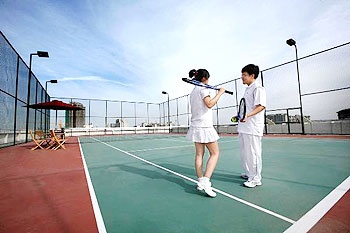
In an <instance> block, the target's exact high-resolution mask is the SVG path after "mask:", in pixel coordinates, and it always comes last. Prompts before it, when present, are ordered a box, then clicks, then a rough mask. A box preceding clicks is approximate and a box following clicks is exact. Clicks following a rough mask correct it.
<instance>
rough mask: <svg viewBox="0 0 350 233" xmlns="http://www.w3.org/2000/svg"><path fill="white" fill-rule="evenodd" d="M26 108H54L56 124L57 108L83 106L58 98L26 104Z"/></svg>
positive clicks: (64, 108) (67, 108) (73, 108)
mask: <svg viewBox="0 0 350 233" xmlns="http://www.w3.org/2000/svg"><path fill="white" fill-rule="evenodd" d="M28 108H33V109H51V110H56V123H55V125H57V110H82V109H84V108H82V107H79V106H75V105H73V104H67V103H64V102H62V101H59V100H52V101H48V102H42V103H37V104H30V105H28Z"/></svg>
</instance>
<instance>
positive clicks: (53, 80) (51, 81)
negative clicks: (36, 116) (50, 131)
mask: <svg viewBox="0 0 350 233" xmlns="http://www.w3.org/2000/svg"><path fill="white" fill-rule="evenodd" d="M57 82H58V81H57V80H56V79H51V80H48V81H46V82H45V102H46V101H48V100H47V96H48V94H47V83H57ZM47 111H50V110H47V109H45V123H44V124H45V132H47Z"/></svg>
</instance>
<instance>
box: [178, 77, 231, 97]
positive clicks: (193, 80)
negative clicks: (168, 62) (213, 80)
mask: <svg viewBox="0 0 350 233" xmlns="http://www.w3.org/2000/svg"><path fill="white" fill-rule="evenodd" d="M182 81H184V82H186V83H190V84H193V85H196V86H200V87H206V88H209V89H213V90H217V91H218V90H219V88H217V87H214V86H210V85H208V84H204V83H202V82H199V81H197V80H195V79H189V78H182ZM225 93H227V94H230V95H233V92H232V91H227V90H225Z"/></svg>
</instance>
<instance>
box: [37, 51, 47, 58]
mask: <svg viewBox="0 0 350 233" xmlns="http://www.w3.org/2000/svg"><path fill="white" fill-rule="evenodd" d="M36 54H37V55H38V57H49V53H48V52H46V51H37V52H36Z"/></svg>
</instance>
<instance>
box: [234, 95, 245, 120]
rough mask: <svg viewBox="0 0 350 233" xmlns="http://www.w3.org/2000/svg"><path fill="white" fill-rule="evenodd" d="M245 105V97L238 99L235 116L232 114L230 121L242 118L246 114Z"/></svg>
mask: <svg viewBox="0 0 350 233" xmlns="http://www.w3.org/2000/svg"><path fill="white" fill-rule="evenodd" d="M246 110H247V109H246V105H245V99H244V98H242V99H241V100H240V101H239V107H238V114H237V116H234V117H232V118H231V121H232V122H238V121H240V120H242V119H244V117H245V114H246Z"/></svg>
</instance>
